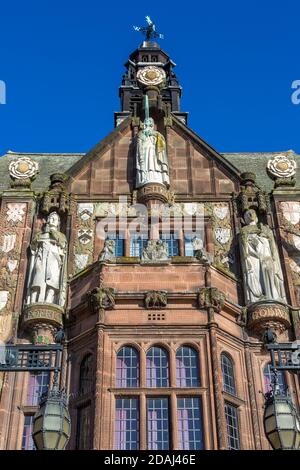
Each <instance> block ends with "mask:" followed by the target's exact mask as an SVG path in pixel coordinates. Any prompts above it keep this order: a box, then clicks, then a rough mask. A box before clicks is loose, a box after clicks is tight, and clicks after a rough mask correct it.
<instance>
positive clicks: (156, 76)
mask: <svg viewBox="0 0 300 470" xmlns="http://www.w3.org/2000/svg"><path fill="white" fill-rule="evenodd" d="M165 78H166V73H165V71H164V70H163V69H161V68H158V67H154V66H151V65H150V66H148V67H144V68H143V69H140V70H139V71H138V73H137V79H138V81H139V82H141V83H143V85H160V84H161V83H162V82H163V81H164V80H165Z"/></svg>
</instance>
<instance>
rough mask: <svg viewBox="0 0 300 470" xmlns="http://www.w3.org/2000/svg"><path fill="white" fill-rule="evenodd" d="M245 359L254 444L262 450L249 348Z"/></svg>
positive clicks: (246, 350) (247, 347) (257, 448)
mask: <svg viewBox="0 0 300 470" xmlns="http://www.w3.org/2000/svg"><path fill="white" fill-rule="evenodd" d="M245 359H246V373H247V381H248V390H249V398H250V404H251V406H250V409H251V417H252V425H253V434H254V444H255V449H256V450H261V448H262V447H261V441H260V432H259V423H258V415H257V405H256V397H255V390H254V387H253V383H254V381H253V375H252V364H251V354H250V350H249V346H246V347H245Z"/></svg>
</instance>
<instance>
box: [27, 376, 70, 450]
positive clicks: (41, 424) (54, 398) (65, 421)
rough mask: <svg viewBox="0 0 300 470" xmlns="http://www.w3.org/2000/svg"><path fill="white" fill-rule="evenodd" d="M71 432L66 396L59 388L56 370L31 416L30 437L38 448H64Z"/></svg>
mask: <svg viewBox="0 0 300 470" xmlns="http://www.w3.org/2000/svg"><path fill="white" fill-rule="evenodd" d="M70 434H71V419H70V414H69V410H68V407H67V396H66V394H65V393H64V392H62V391H61V390H59V386H58V372H55V375H54V381H53V387H52V389H51V390H49V392H48V393H47V394H44V395H42V397H41V400H40V407H39V409H38V411H37V412H36V414H35V416H34V418H33V432H32V437H33V441H34V443H35V446H36V448H37V449H38V450H64V449H65V447H66V445H67V443H68V440H69V438H70Z"/></svg>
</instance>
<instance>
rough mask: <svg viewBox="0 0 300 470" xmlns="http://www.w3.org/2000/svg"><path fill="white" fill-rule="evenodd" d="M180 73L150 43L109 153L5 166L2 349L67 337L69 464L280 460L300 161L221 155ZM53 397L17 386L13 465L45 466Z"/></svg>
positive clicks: (33, 382) (99, 149)
mask: <svg viewBox="0 0 300 470" xmlns="http://www.w3.org/2000/svg"><path fill="white" fill-rule="evenodd" d="M174 67H175V64H174V62H172V60H171V59H170V57H169V56H168V54H166V53H165V52H164V51H163V50H162V49H161V47H160V46H159V45H158V44H157V43H155V42H152V41H151V40H147V41H144V42H143V43H142V44H141V46H140V47H139V48H138V49H137V50H136V51H134V52H133V53H132V54H131V55H130V57H129V59H128V62H127V63H126V72H125V75H124V76H123V79H122V84H121V87H120V91H119V93H120V100H121V110H120V111H119V112H117V113H115V128H114V129H113V130H112V132H111V133H110V134H109V135H108V136H107V137H106V138H105V139H104V140H103V141H102V142H100V143H99V144H97V145H96V146H95V147H94V148H92V150H90V151H89V152H88V153H87V154H21V153H14V152H8V153H7V154H6V155H4V156H3V157H2V158H1V159H0V191H1V193H0V197H1V212H0V251H1V259H0V263H1V266H0V272H1V276H0V340H1V341H2V342H4V343H8V342H9V343H30V342H33V343H34V344H49V343H53V342H54V337H55V333H56V331H57V329H59V328H60V327H61V326H63V328H64V331H65V335H66V339H65V342H64V353H63V361H62V371H61V376H60V380H61V387H64V388H65V390H66V391H67V393H68V394H69V410H70V414H71V419H72V433H71V439H70V441H69V444H68V448H69V449H98V450H103V449H120V450H126V449H128V450H129V449H132V450H134V449H149V450H160V449H174V450H175V449H184V450H188V449H191V450H192V449H250V450H252V449H253V450H255V449H257V450H259V449H269V444H268V441H267V439H266V437H265V432H264V427H263V406H264V396H263V394H264V393H266V392H267V391H268V390H269V388H270V383H271V381H272V372H271V370H270V366H269V355H268V353H267V352H266V348H265V345H264V342H263V335H264V332H265V330H266V328H267V327H271V328H272V329H273V331H275V332H276V334H277V337H278V340H279V341H287V340H288V341H293V340H295V339H300V336H299V335H300V326H299V322H300V318H299V310H298V308H299V305H300V290H299V286H300V261H299V260H300V174H299V165H300V156H299V155H297V154H296V153H295V152H293V151H287V152H278V153H252V154H250V153H240V154H220V153H218V152H217V151H216V150H214V149H213V148H212V147H211V146H210V145H209V144H207V143H206V142H205V141H204V140H203V139H201V137H199V136H198V135H197V134H196V133H195V132H193V131H192V130H191V129H190V128H189V127H188V113H186V112H182V111H181V109H180V99H181V92H182V89H181V86H180V84H179V82H178V79H177V77H176V75H175V73H174ZM279 379H280V386H281V387H282V388H285V387H289V390H290V392H292V396H293V401H294V404H295V406H296V407H297V408H298V409H299V405H300V402H299V400H300V390H299V383H298V379H297V376H296V375H295V374H291V373H285V374H283V373H281V374H280V375H279ZM50 383H51V374H50V373H48V372H39V373H29V372H26V373H11V372H10V373H0V449H2V450H4V449H33V448H34V444H33V441H32V436H31V432H32V420H33V415H34V413H35V411H36V409H37V406H38V400H39V396H40V395H41V394H42V393H43V392H44V391H45V390H47V388H48V387H49V384H50Z"/></svg>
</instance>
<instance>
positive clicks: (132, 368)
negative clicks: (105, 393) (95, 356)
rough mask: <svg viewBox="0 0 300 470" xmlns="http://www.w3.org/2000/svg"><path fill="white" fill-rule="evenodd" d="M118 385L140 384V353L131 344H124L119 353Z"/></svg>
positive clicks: (133, 385) (136, 385)
mask: <svg viewBox="0 0 300 470" xmlns="http://www.w3.org/2000/svg"><path fill="white" fill-rule="evenodd" d="M116 386H117V387H120V388H126V387H138V386H139V354H138V352H137V351H136V349H135V348H133V347H131V346H124V347H123V348H122V349H120V351H119V352H118V354H117V367H116Z"/></svg>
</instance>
